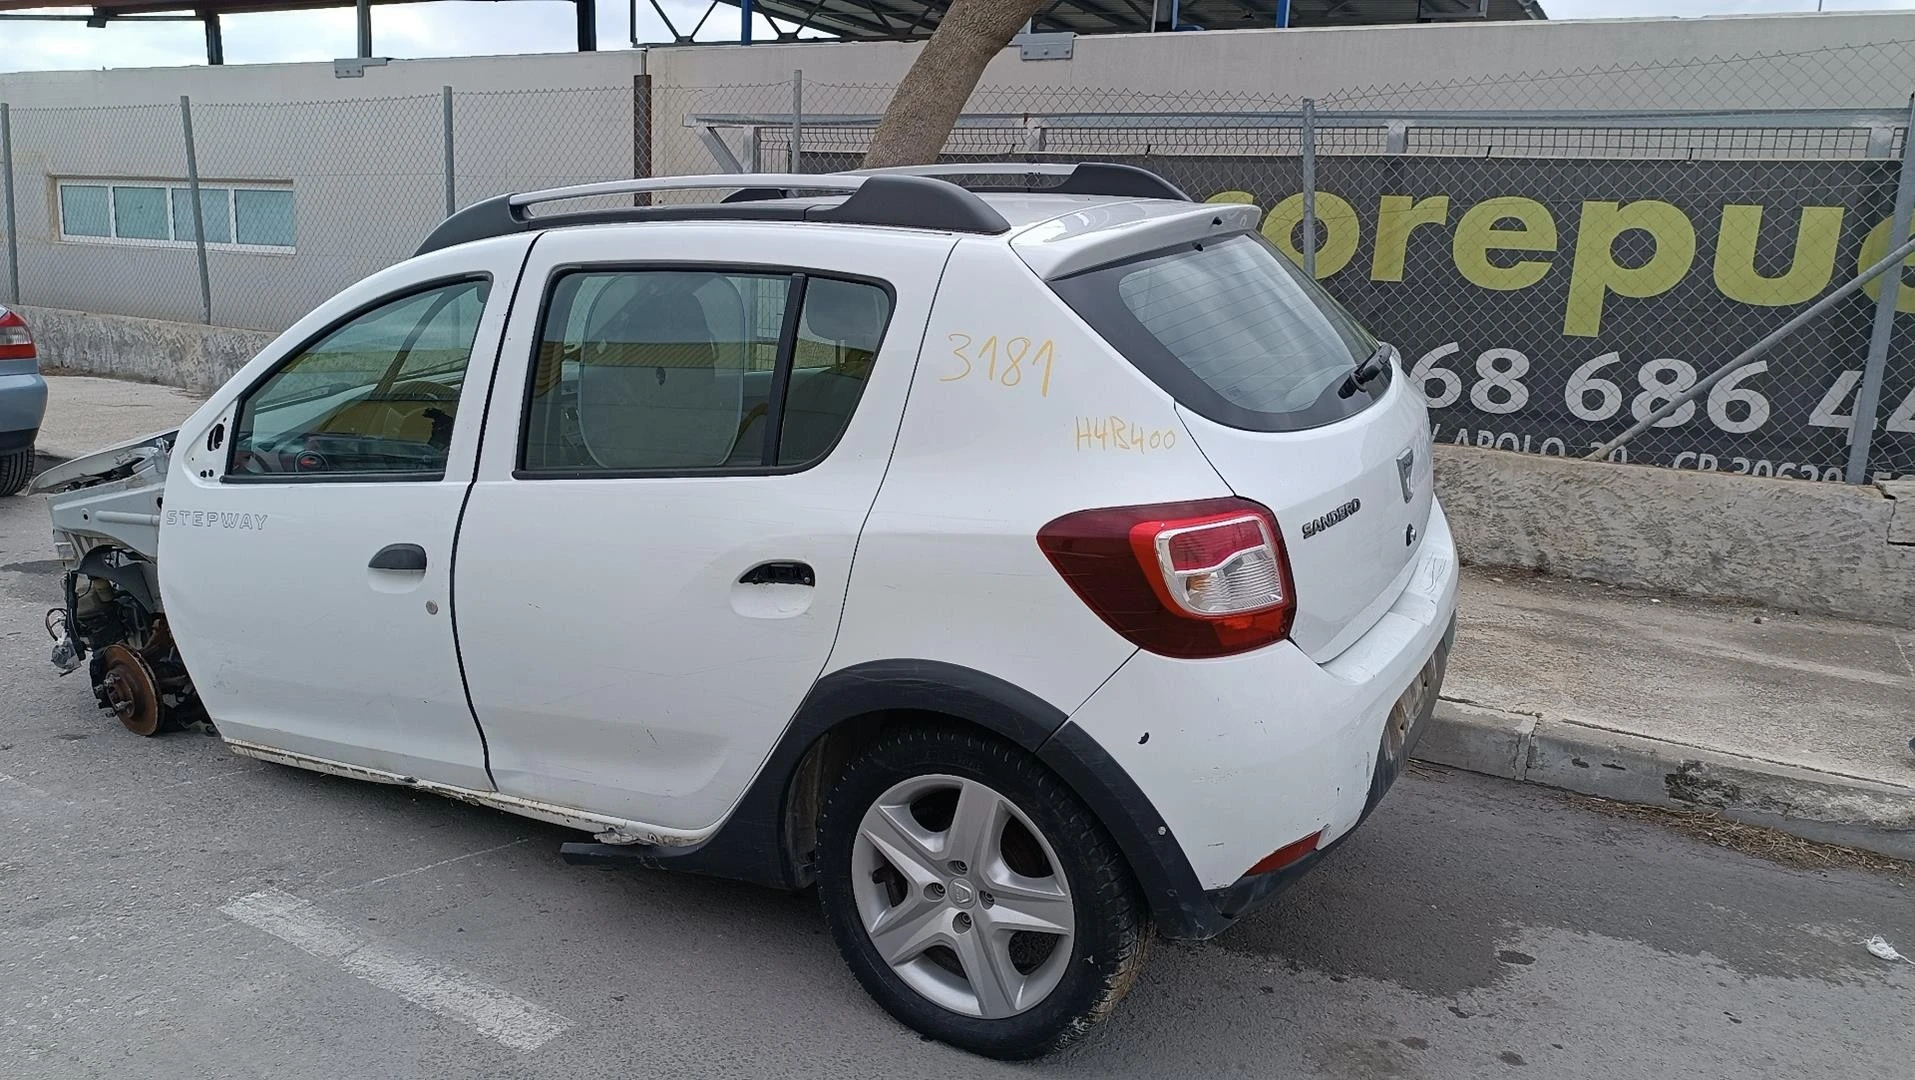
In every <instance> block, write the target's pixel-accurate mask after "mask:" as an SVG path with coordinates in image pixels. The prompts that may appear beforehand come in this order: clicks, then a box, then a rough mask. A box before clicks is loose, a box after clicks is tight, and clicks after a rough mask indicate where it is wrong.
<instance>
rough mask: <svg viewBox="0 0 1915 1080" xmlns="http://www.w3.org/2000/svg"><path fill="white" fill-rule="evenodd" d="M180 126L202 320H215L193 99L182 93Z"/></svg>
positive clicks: (208, 322) (210, 322)
mask: <svg viewBox="0 0 1915 1080" xmlns="http://www.w3.org/2000/svg"><path fill="white" fill-rule="evenodd" d="M180 129H181V131H183V132H184V133H185V135H186V189H187V191H188V192H189V193H190V194H191V197H192V199H193V247H194V248H195V249H196V250H197V251H198V253H199V310H200V321H201V322H203V323H205V324H206V325H208V326H211V325H212V324H213V279H212V278H211V277H210V276H209V275H208V274H207V272H206V220H205V210H204V208H203V207H201V206H200V202H199V157H198V155H197V154H196V153H195V152H194V150H193V103H192V101H190V100H189V99H188V98H187V96H186V95H185V94H181V95H180Z"/></svg>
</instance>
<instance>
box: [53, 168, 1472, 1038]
mask: <svg viewBox="0 0 1915 1080" xmlns="http://www.w3.org/2000/svg"><path fill="white" fill-rule="evenodd" d="M959 173H962V174H966V175H972V176H975V177H978V178H981V179H983V180H985V181H986V182H987V183H988V182H991V178H993V177H996V178H997V180H996V181H995V182H997V183H1000V184H1002V183H1005V182H1006V180H1007V179H1008V181H1009V182H1010V183H1011V184H1014V185H1015V189H1014V190H995V191H993V190H990V189H988V188H985V189H980V190H972V189H967V188H965V187H961V186H959V185H958V184H957V183H955V182H952V180H951V179H947V177H954V176H956V175H957V174H959ZM1026 174H1045V177H1046V182H1054V183H1052V186H1050V187H1048V188H1040V189H1038V190H1035V191H1033V190H1027V187H1028V186H1029V185H1030V184H1031V183H1032V182H1033V179H1032V177H1031V176H1027V175H1026ZM741 185H744V186H743V187H742V188H741ZM698 188H703V189H739V190H737V191H736V192H735V193H734V194H733V195H732V196H730V197H729V198H728V199H726V200H725V201H723V202H718V203H702V204H685V203H670V204H662V205H637V206H633V205H629V204H628V205H624V206H622V207H620V208H615V209H609V210H597V211H577V212H572V213H565V212H562V211H560V212H547V213H544V214H540V215H537V216H534V215H533V214H532V212H531V211H532V210H533V208H534V207H539V208H544V209H547V210H548V211H551V207H550V205H549V204H552V203H555V202H562V201H563V200H568V199H577V198H582V197H587V196H603V195H607V194H612V195H618V196H622V197H624V198H625V199H626V200H627V202H628V203H629V202H631V201H640V202H643V201H644V200H631V198H630V197H631V196H633V195H635V194H649V193H653V192H659V191H666V190H675V189H698ZM799 192H807V193H810V194H807V195H805V196H803V197H797V196H796V195H795V194H794V193H799ZM1257 224H1258V215H1257V211H1256V209H1255V208H1254V207H1249V206H1234V205H1205V204H1198V203H1193V202H1191V201H1189V199H1188V198H1187V197H1185V196H1184V195H1183V193H1182V192H1180V191H1178V190H1177V189H1176V188H1174V187H1173V186H1171V185H1170V184H1168V183H1166V182H1164V181H1163V180H1161V179H1159V178H1157V177H1156V176H1153V175H1151V174H1150V173H1147V172H1143V171H1141V170H1137V169H1132V168H1128V167H1124V166H1117V165H1102V164H1085V165H1080V166H1076V167H1069V166H1063V167H1052V166H1041V165H1026V164H1017V165H1007V166H962V167H959V168H955V169H954V168H952V167H932V168H924V169H915V170H898V171H886V172H879V173H873V174H834V175H825V176H816V175H812V176H779V175H770V176H749V177H740V176H724V177H693V178H675V179H663V180H638V181H628V182H616V183H610V184H599V185H591V186H586V187H579V188H567V189H560V190H555V191H544V192H532V193H527V194H521V195H514V196H509V197H503V198H500V199H495V200H492V201H489V202H485V203H481V204H477V205H475V206H473V207H470V208H468V209H466V210H464V211H462V212H460V213H459V214H457V215H455V216H453V217H452V218H450V219H448V220H447V221H446V222H445V223H444V224H443V225H442V226H441V227H440V228H439V229H438V230H437V231H436V232H435V233H434V234H433V236H432V237H431V238H430V239H429V240H428V241H427V242H426V243H425V245H424V247H423V248H422V249H421V250H420V252H419V254H418V255H417V256H416V257H414V258H412V259H410V260H408V261H406V262H404V263H401V264H399V265H397V266H394V267H392V268H390V269H388V270H385V271H382V272H380V273H378V274H375V275H373V276H372V277H370V278H368V279H366V280H365V281H362V282H360V283H359V284H357V285H354V286H353V287H352V288H350V289H347V290H346V291H345V292H343V293H341V294H340V295H339V296H337V297H335V298H334V299H332V300H330V301H328V302H327V303H325V304H324V305H322V306H321V307H320V308H319V309H318V310H317V311H314V312H313V313H312V314H311V315H308V316H307V317H306V318H304V319H302V320H301V321H300V322H299V323H298V324H296V325H295V326H293V327H292V328H291V329H290V330H288V331H286V333H285V334H283V335H281V336H280V337H279V339H278V340H277V341H275V342H274V343H273V344H272V345H271V346H270V347H268V348H267V349H266V351H265V352H263V353H261V354H260V355H259V356H258V357H257V358H255V359H254V360H253V361H252V362H251V363H249V364H248V365H247V366H246V367H245V368H244V369H243V370H242V371H241V372H239V374H238V375H236V376H235V377H234V378H233V379H232V380H231V381H230V382H229V383H228V384H227V385H226V386H225V388H224V389H222V390H221V391H220V392H219V393H217V394H215V395H214V396H213V398H212V399H211V400H210V401H208V402H207V403H206V405H205V406H204V407H203V408H201V409H200V410H199V411H198V412H197V413H195V414H194V415H193V417H192V418H191V419H190V420H188V421H187V422H186V424H185V425H184V426H183V427H182V428H181V429H180V430H179V432H178V433H177V435H176V436H175V435H166V436H156V437H154V438H151V439H148V440H142V441H140V442H138V443H134V444H129V445H128V446H125V447H120V448H116V449H114V450H112V451H109V452H106V453H104V454H102V455H99V456H96V458H94V459H89V460H84V461H80V462H76V463H73V464H70V465H68V466H64V467H62V468H61V469H56V470H54V471H52V472H50V473H49V474H47V475H46V476H45V477H43V478H42V480H41V481H40V486H41V488H42V489H43V490H49V491H53V492H56V494H55V496H54V498H53V499H52V507H53V514H54V519H55V527H56V539H57V540H58V542H59V545H60V549H61V554H62V556H63V557H64V558H65V559H66V560H67V561H68V564H69V566H70V567H71V568H72V569H71V573H70V574H69V577H68V581H69V590H68V604H67V611H66V612H65V627H64V630H63V631H60V632H61V634H62V637H63V641H62V643H61V649H60V650H56V658H57V659H60V660H62V661H63V662H65V663H66V664H68V665H72V664H75V663H77V662H78V661H79V660H81V659H88V658H90V659H91V661H92V663H93V676H94V684H95V687H96V690H97V692H98V693H99V695H100V700H101V702H102V704H103V705H106V706H108V707H110V708H112V709H113V710H114V711H115V713H116V714H118V715H119V717H120V719H121V720H122V721H123V722H125V723H127V726H128V727H130V728H133V729H134V730H136V731H141V732H143V733H151V732H153V731H157V730H161V729H163V728H165V727H166V726H168V725H169V724H170V723H175V722H181V721H183V720H186V719H189V718H193V717H197V716H198V715H199V713H200V710H201V709H203V710H204V712H205V713H206V714H208V715H210V717H211V719H212V721H213V722H214V723H215V724H216V725H217V727H218V730H219V733H220V735H221V736H222V737H223V738H224V739H225V741H226V742H227V744H228V745H229V746H230V747H231V748H232V749H233V750H234V751H236V752H237V753H240V754H244V755H247V756H250V757H255V758H261V759H264V760H268V761H276V762H282V763H285V764H288V765H296V766H299V767H302V768H308V769H316V770H320V771H323V772H329V773H336V774H339V775H344V776H352V777H358V778H361V779H366V780H372V781H377V782H381V783H389V784H403V785H407V786H411V787H415V788H418V789H421V790H425V791H431V792H437V793H440V794H444V795H448V796H452V797H455V798H459V799H463V800H466V801H469V802H474V803H479V804H482V805H486V806H493V807H498V808H501V809H504V810H508V811H511V812H514V813H518V814H523V815H526V816H528V817H533V818H539V819H542V820H545V821H551V822H558V823H560V824H563V825H568V826H572V827H575V828H578V829H582V830H587V831H589V832H591V833H592V834H594V837H593V840H592V841H590V842H587V841H584V840H582V841H581V842H580V843H578V844H572V845H567V846H566V855H567V857H568V858H569V859H571V860H572V861H574V862H580V863H588V864H599V865H619V866H624V865H631V866H638V865H643V866H660V867H675V868H682V869H686V870H695V871H700V872H705V873H712V874H720V875H725V876H729V877H734V878H740V879H744V880H748V881H755V882H762V883H764V884H767V885H773V886H778V887H782V888H789V889H798V888H804V887H807V886H810V885H812V884H816V885H817V886H818V889H819V893H820V896H821V899H822V902H823V908H824V914H825V918H826V920H827V922H828V923H829V924H830V926H831V929H832V932H833V933H834V935H835V936H836V940H837V942H838V945H839V947H840V949H841V950H842V952H843V954H844V957H845V960H846V961H847V962H848V963H849V965H850V967H851V969H852V971H853V972H854V973H855V974H856V976H857V978H858V980H859V981H860V982H861V983H862V984H863V985H864V987H865V989H866V990H868V991H869V992H870V994H871V995H872V997H874V998H875V999H876V1000H877V1001H878V1002H879V1003H880V1004H881V1005H882V1006H883V1007H884V1008H886V1009H887V1010H889V1011H890V1012H891V1013H892V1014H893V1015H894V1016H896V1017H897V1018H898V1019H900V1020H902V1021H903V1022H904V1023H906V1024H908V1025H910V1026H911V1027H913V1028H916V1029H917V1030H918V1031H920V1032H923V1033H925V1034H927V1035H930V1036H933V1037H935V1038H938V1039H942V1040H944V1041H946V1042H949V1043H952V1044H955V1045H957V1046H961V1047H965V1048H967V1049H970V1050H973V1051H976V1052H979V1053H983V1054H988V1055H992V1056H998V1057H1022V1056H1031V1055H1035V1054H1040V1053H1043V1052H1045V1051H1047V1050H1050V1049H1052V1048H1055V1047H1057V1046H1060V1045H1062V1044H1064V1043H1066V1042H1069V1041H1070V1040H1072V1039H1074V1038H1076V1037H1078V1036H1079V1035H1081V1034H1082V1033H1083V1032H1084V1031H1085V1030H1086V1028H1087V1027H1088V1026H1090V1025H1091V1024H1092V1023H1094V1022H1095V1021H1097V1020H1099V1019H1101V1018H1102V1017H1103V1016H1105V1015H1106V1014H1107V1013H1109V1012H1110V1011H1111V1009H1112V1008H1113V1007H1114V1006H1115V1005H1116V1003H1117V1001H1118V999H1119V998H1120V997H1122V995H1123V994H1124V992H1125V991H1126V990H1127V989H1128V988H1129V987H1130V986H1131V985H1132V983H1133V982H1134V981H1135V979H1136V977H1137V974H1138V970H1139V966H1140V965H1141V963H1142V960H1143V957H1144V953H1145V945H1146V943H1147V941H1148V940H1149V938H1150V937H1151V936H1152V933H1153V928H1154V930H1155V931H1156V932H1157V933H1161V934H1164V935H1166V936H1169V937H1173V938H1205V937H1209V936H1211V935H1214V934H1216V933H1218V932H1220V931H1222V930H1224V929H1225V928H1227V927H1229V926H1230V925H1231V924H1232V922H1233V921H1234V920H1236V919H1237V918H1239V917H1241V916H1242V915H1243V914H1244V913H1245V912H1246V911H1247V910H1249V909H1250V908H1251V907H1252V906H1253V905H1254V904H1256V903H1257V902H1258V901H1260V900H1263V899H1265V898H1267V897H1269V896H1270V895H1272V894H1273V893H1275V892H1276V891H1278V890H1279V889H1281V888H1282V887H1283V886H1284V885H1286V884H1287V883H1289V882H1290V881H1292V880H1294V879H1295V878H1296V876H1297V875H1298V874H1299V873H1300V872H1301V871H1303V870H1304V869H1306V868H1308V867H1309V866H1311V865H1312V864H1314V863H1315V862H1317V861H1318V860H1320V859H1321V858H1322V857H1323V855H1324V854H1325V853H1326V852H1327V851H1329V850H1330V849H1331V848H1332V847H1333V846H1335V845H1336V844H1337V843H1338V842H1339V841H1340V840H1342V839H1343V838H1344V837H1345V836H1346V835H1347V834H1348V833H1349V832H1350V831H1351V830H1352V829H1353V828H1355V826H1356V825H1357V824H1358V823H1359V822H1360V821H1362V820H1363V818H1364V817H1365V815H1367V814H1368V813H1369V812H1370V811H1371V810H1372V809H1373V808H1374V807H1375V806H1376V804H1377V801H1378V799H1379V798H1381V797H1382V795H1383V793H1384V791H1385V789H1386V788H1388V787H1389V785H1390V783H1391V781H1392V780H1394V779H1395V777H1396V776H1397V774H1398V772H1399V771H1400V770H1401V769H1402V768H1403V765H1404V761H1405V757H1406V755H1407V753H1408V752H1409V750H1410V748H1411V747H1412V745H1413V744H1414V742H1415V740H1416V738H1417V734H1418V729H1419V726H1420V725H1421V724H1422V722H1423V721H1424V720H1425V718H1427V716H1428V715H1429V712H1430V709H1431V707H1432V705H1433V703H1434V701H1435V698H1436V693H1437V689H1438V687H1439V685H1440V683H1441V680H1442V677H1443V669H1444V663H1445V659H1446V657H1447V655H1448V649H1449V642H1450V639H1451V635H1452V634H1453V632H1454V630H1453V628H1454V610H1455V604H1456V584H1457V558H1456V553H1455V549H1454V547H1453V545H1452V542H1451V538H1450V532H1449V528H1448V525H1447V524H1446V522H1445V520H1444V517H1443V513H1442V511H1441V509H1440V508H1439V507H1438V505H1437V503H1436V500H1435V498H1434V496H1433V494H1432V491H1431V470H1430V457H1429V444H1430V429H1429V423H1428V418H1427V415H1426V412H1425V407H1424V403H1423V400H1422V398H1421V397H1420V396H1419V395H1418V393H1417V391H1416V390H1415V388H1414V387H1412V386H1411V385H1409V381H1408V380H1407V379H1406V378H1405V377H1404V375H1403V374H1402V372H1401V371H1400V370H1399V362H1398V360H1397V358H1396V356H1395V353H1394V351H1393V350H1391V349H1390V348H1389V347H1388V346H1383V345H1379V344H1378V343H1377V342H1376V341H1375V340H1373V339H1372V338H1371V337H1370V336H1369V335H1368V334H1367V333H1365V332H1364V330H1363V329H1362V328H1361V327H1359V326H1358V325H1357V324H1356V323H1355V321H1354V320H1352V318H1351V317H1350V316H1349V315H1348V314H1347V313H1345V312H1344V311H1343V310H1342V309H1341V308H1340V307H1338V306H1337V305H1336V304H1335V303H1334V302H1333V301H1331V300H1330V299H1329V298H1328V297H1327V296H1326V295H1325V294H1324V293H1323V292H1321V291H1320V290H1319V289H1318V287H1317V286H1316V284H1315V283H1314V282H1312V281H1310V280H1308V279H1307V278H1306V277H1305V276H1304V275H1303V274H1302V272H1301V271H1300V270H1298V269H1297V268H1296V267H1294V266H1292V265H1291V264H1290V263H1289V262H1288V261H1286V260H1285V259H1284V258H1282V257H1280V256H1279V255H1278V254H1276V253H1275V252H1274V251H1273V249H1272V248H1271V247H1270V246H1268V245H1267V244H1266V243H1265V242H1264V241H1263V240H1262V239H1261V238H1260V237H1259V236H1258V235H1257V233H1256V227H1257ZM162 477H163V480H162ZM56 630H60V628H59V627H58V625H57V624H56ZM175 642H176V643H177V648H175V644H174V643H175ZM61 650H64V653H63V654H62V653H61ZM188 669H190V671H191V677H190V678H189V677H188V675H187V672H188Z"/></svg>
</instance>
